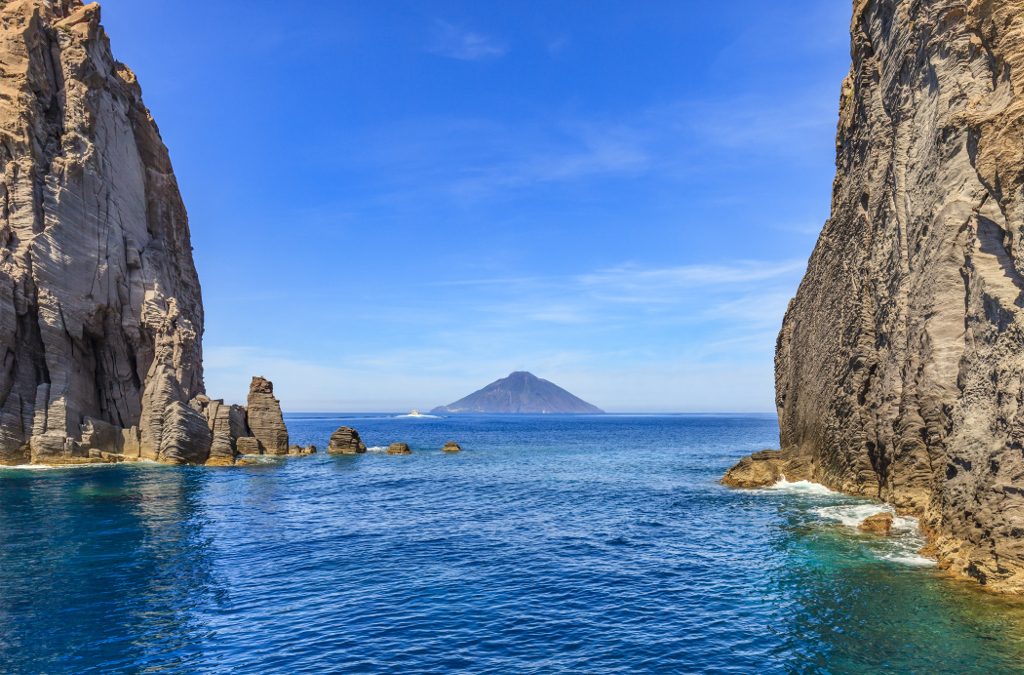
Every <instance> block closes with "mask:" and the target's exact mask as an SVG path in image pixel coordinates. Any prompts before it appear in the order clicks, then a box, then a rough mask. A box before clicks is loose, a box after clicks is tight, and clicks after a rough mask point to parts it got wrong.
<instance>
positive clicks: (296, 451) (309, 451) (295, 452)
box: [288, 445, 316, 457]
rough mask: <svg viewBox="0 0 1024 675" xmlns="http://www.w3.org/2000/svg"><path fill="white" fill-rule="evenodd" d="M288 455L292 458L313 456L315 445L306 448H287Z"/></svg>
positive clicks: (298, 446) (295, 446)
mask: <svg viewBox="0 0 1024 675" xmlns="http://www.w3.org/2000/svg"><path fill="white" fill-rule="evenodd" d="M288 454H289V455H292V456H293V457H302V456H306V455H315V454H316V446H315V445H307V446H305V447H303V446H301V445H293V446H291V447H290V448H288Z"/></svg>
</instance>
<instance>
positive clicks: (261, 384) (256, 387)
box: [246, 377, 289, 455]
mask: <svg viewBox="0 0 1024 675" xmlns="http://www.w3.org/2000/svg"><path fill="white" fill-rule="evenodd" d="M246 411H247V412H248V420H249V428H250V429H251V430H252V435H253V437H254V438H256V440H257V441H258V442H259V446H260V453H261V454H264V455H287V454H288V451H289V446H288V427H286V426H285V424H284V415H283V414H282V413H281V403H280V401H278V400H277V399H276V398H274V385H273V383H272V382H270V380H266V379H264V378H262V377H254V378H252V384H251V385H250V386H249V405H248V407H247V408H246Z"/></svg>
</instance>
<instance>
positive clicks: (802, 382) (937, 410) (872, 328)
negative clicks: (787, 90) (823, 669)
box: [776, 0, 1024, 592]
mask: <svg viewBox="0 0 1024 675" xmlns="http://www.w3.org/2000/svg"><path fill="white" fill-rule="evenodd" d="M852 56H853V66H852V69H851V71H850V74H849V76H848V78H847V79H846V81H845V82H844V84H843V91H842V100H841V110H840V121H839V130H838V140H837V177H836V181H835V184H834V189H833V205H832V216H831V218H830V219H829V221H828V222H827V223H826V224H825V227H824V229H823V231H822V233H821V236H820V239H819V240H818V244H817V247H816V248H815V251H814V253H813V255H812V257H811V260H810V263H809V265H808V269H807V274H806V276H805V278H804V280H803V282H802V283H801V285H800V289H799V292H798V293H797V296H796V298H795V299H794V300H793V301H792V303H791V304H790V307H789V310H788V312H787V314H786V318H785V322H784V325H783V328H782V332H781V334H780V336H779V340H778V349H777V355H776V381H777V404H778V410H779V420H780V425H781V435H782V438H781V441H782V447H783V450H784V453H785V456H786V460H785V461H787V462H791V463H795V464H796V465H798V466H801V467H805V468H806V470H807V474H808V476H810V477H813V478H814V479H816V480H818V481H820V482H823V483H825V484H827V485H829V486H831V487H833V488H837V489H840V490H843V491H846V492H849V493H854V494H862V495H867V496H872V497H879V498H881V499H884V500H886V501H889V502H891V503H893V504H895V505H896V506H897V507H899V508H901V509H904V510H906V511H911V512H915V513H917V514H919V515H921V516H922V522H923V525H924V527H925V528H926V529H927V530H928V532H929V534H930V535H931V537H932V542H933V549H934V552H935V553H936V555H938V557H939V559H940V561H942V564H944V565H945V566H948V567H949V568H950V569H952V570H954V571H955V572H957V573H959V574H962V575H966V576H969V577H972V578H974V579H977V580H978V581H980V582H981V583H984V584H987V585H989V586H990V587H993V588H996V589H999V590H1007V591H1016V592H1021V591H1024V295H1022V294H1024V277H1022V271H1024V237H1022V235H1024V210H1022V207H1024V203H1022V199H1024V0H926V1H918V0H856V2H855V3H854V15H853V23H852Z"/></svg>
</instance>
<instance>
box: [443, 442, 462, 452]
mask: <svg viewBox="0 0 1024 675" xmlns="http://www.w3.org/2000/svg"><path fill="white" fill-rule="evenodd" d="M441 451H442V452H448V453H456V452H462V446H461V445H459V444H458V443H456V442H455V441H448V442H447V443H445V444H444V447H443V448H441Z"/></svg>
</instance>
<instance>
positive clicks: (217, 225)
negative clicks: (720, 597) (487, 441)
mask: <svg viewBox="0 0 1024 675" xmlns="http://www.w3.org/2000/svg"><path fill="white" fill-rule="evenodd" d="M102 4H103V11H104V22H105V24H106V27H107V30H108V32H109V33H110V35H111V40H112V44H113V48H114V53H115V56H116V57H117V58H119V59H120V60H122V61H125V62H126V63H128V64H129V65H130V66H131V67H132V68H133V69H134V70H135V71H136V72H137V73H138V75H139V78H140V81H141V83H142V86H143V91H144V95H145V98H146V102H147V104H148V105H149V107H150V108H151V109H152V111H153V114H154V116H155V117H156V119H157V122H158V123H159V125H160V128H161V131H162V134H163V136H164V140H165V141H166V142H167V144H168V146H169V147H170V150H171V156H172V159H173V160H174V164H175V169H176V171H177V174H178V179H179V182H180V184H181V188H182V192H183V194H184V197H185V201H186V204H187V205H188V208H189V212H190V216H191V226H192V239H193V244H194V246H195V255H196V263H197V265H198V268H199V273H200V278H201V280H202V283H203V292H204V300H205V307H206V317H207V323H206V337H205V349H206V379H207V389H208V390H209V391H210V393H211V394H212V395H215V396H218V397H221V396H223V397H226V398H227V399H229V400H242V399H243V398H244V395H245V391H246V389H247V386H248V381H249V377H250V376H251V375H253V374H261V375H265V376H267V377H269V378H271V379H272V380H273V381H274V382H275V384H276V387H277V392H278V395H279V397H280V398H281V399H282V402H283V404H284V406H285V409H286V410H292V411H299V410H325V411H326V410H345V411H360V410H367V411H368V410H380V411H386V410H403V409H408V408H412V407H420V408H426V407H432V406H434V405H439V404H443V403H448V402H450V401H453V400H455V399H458V398H460V397H462V396H464V395H466V394H468V393H469V392H471V391H473V390H475V389H477V388H479V387H481V386H483V385H485V384H487V383H488V382H490V381H492V380H494V379H497V378H498V377H502V376H504V375H506V374H508V373H509V372H510V371H513V370H530V371H532V372H534V373H535V374H537V375H539V376H541V377H545V378H548V379H550V380H553V381H554V382H556V383H558V384H560V385H562V386H564V387H566V388H567V389H569V390H570V391H572V392H573V393H575V394H577V395H579V396H581V397H583V398H585V399H587V400H589V401H591V402H593V403H595V404H597V405H599V406H601V407H604V408H606V409H608V410H611V411H651V412H659V411H679V412H684V411H726V410H728V411H770V410H773V408H774V395H773V376H772V367H773V366H772V358H773V350H774V346H775V337H776V333H777V331H778V327H779V324H780V322H781V319H782V314H783V312H784V310H785V306H786V303H787V301H788V299H789V298H790V297H791V296H792V294H793V293H794V291H795V289H796V286H797V284H798V282H799V279H800V275H801V274H802V272H803V269H804V267H805V263H806V259H807V256H808V254H809V253H810V251H811V249H812V247H813V245H814V241H815V238H816V236H817V232H818V230H819V229H820V227H821V224H822V223H823V222H824V220H825V219H826V218H827V216H828V207H829V197H830V192H831V184H832V178H833V172H834V154H835V146H834V135H835V123H836V119H837V116H838V113H837V106H838V99H839V89H840V82H841V80H842V78H843V76H844V75H845V73H846V71H847V70H848V67H849V48H848V42H849V40H848V26H849V11H850V7H849V3H848V2H835V1H834V0H791V1H790V2H787V3H766V2H763V1H762V0H757V1H754V0H733V1H731V2H719V3H707V2H690V1H684V0H671V1H660V0H644V2H635V3H632V2H631V3H624V2H611V1H605V0H586V1H583V0H580V1H572V0H564V1H559V2H548V1H544V2H540V1H535V0H524V1H522V2H469V1H458V2H456V1H443V0H437V1H431V0H425V1H419V2H406V1H401V0H391V1H388V2H362V1H359V2H355V1H346V0H331V1H326V0H310V1H308V2H303V3H282V2H269V1H267V2H265V1H262V0H246V1H245V2H241V1H236V0H218V1H216V2H210V0H175V2H160V3H156V2H138V0H106V1H105V2H103V3H102Z"/></svg>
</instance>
